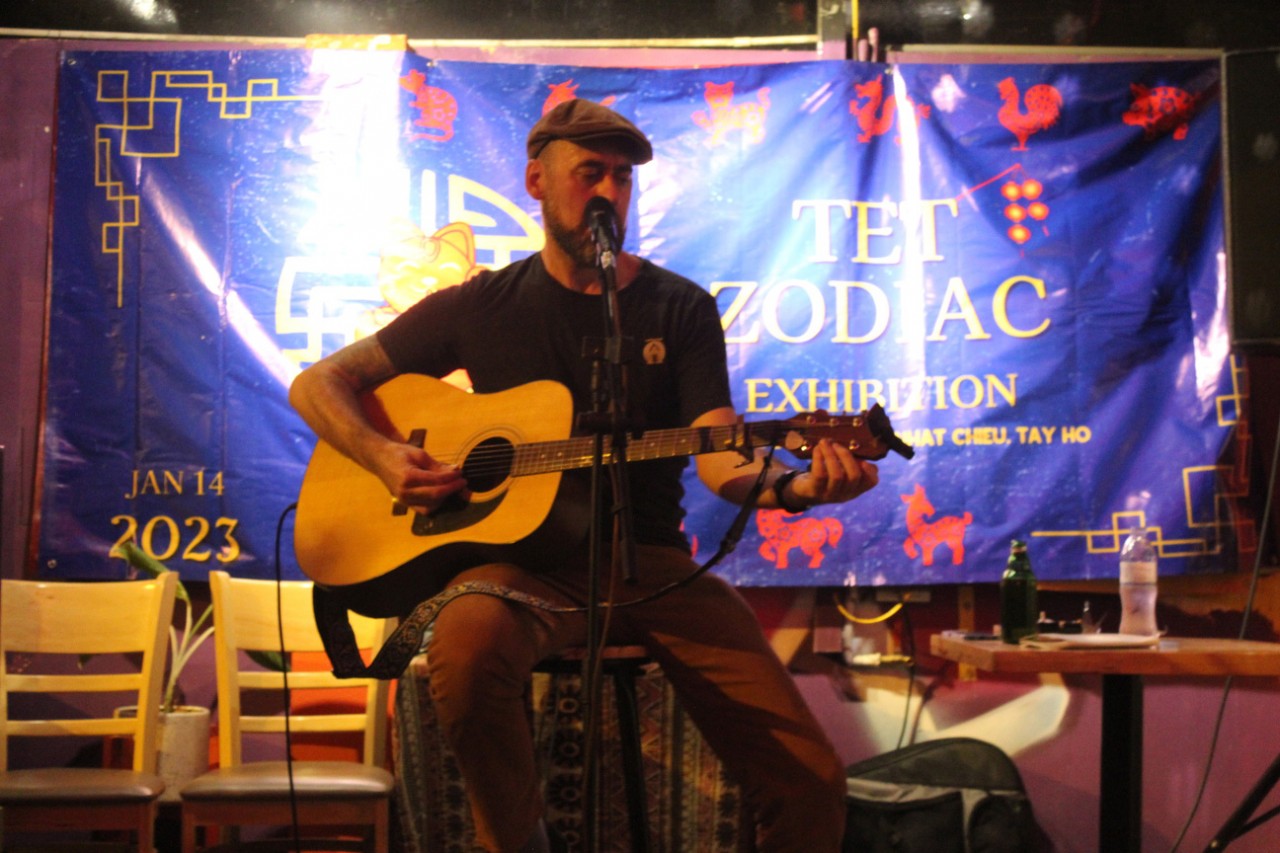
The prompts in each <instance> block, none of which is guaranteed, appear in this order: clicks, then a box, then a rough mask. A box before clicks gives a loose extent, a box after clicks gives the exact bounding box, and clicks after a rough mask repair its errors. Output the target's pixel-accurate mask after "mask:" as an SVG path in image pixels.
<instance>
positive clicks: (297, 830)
mask: <svg viewBox="0 0 1280 853" xmlns="http://www.w3.org/2000/svg"><path fill="white" fill-rule="evenodd" d="M297 509H298V502H297V501H294V502H293V503H291V504H289V506H287V507H285V509H284V512H282V513H280V518H279V520H278V521H277V522H276V539H275V575H276V634H277V639H278V640H279V644H280V664H281V667H280V678H281V684H282V686H281V690H282V693H283V696H284V764H285V769H286V771H287V773H288V776H289V816H290V825H291V827H292V829H293V847H294V853H302V828H301V825H300V821H299V819H298V789H297V786H296V785H295V783H294V778H293V728H292V726H291V725H290V721H291V718H292V710H293V697H292V696H291V694H290V692H289V666H290V663H289V661H290V659H289V656H288V652H287V651H286V649H285V644H284V570H283V568H282V563H283V561H282V560H281V558H280V552H281V550H282V549H281V542H282V541H283V540H284V524H285V520H286V519H287V518H288V517H289V514H290V513H292V512H295V511H296V510H297Z"/></svg>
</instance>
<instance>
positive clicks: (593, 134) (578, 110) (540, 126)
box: [525, 98, 653, 165]
mask: <svg viewBox="0 0 1280 853" xmlns="http://www.w3.org/2000/svg"><path fill="white" fill-rule="evenodd" d="M554 139H567V140H568V141H570V142H575V143H577V144H579V145H583V146H586V147H590V143H592V142H603V141H605V140H611V141H613V142H615V143H616V144H618V145H620V146H621V147H622V149H623V150H624V151H626V152H627V154H629V155H630V157H631V162H632V163H635V164H636V165H639V164H641V163H648V162H649V161H650V160H652V159H653V146H652V145H650V144H649V140H648V139H647V138H646V137H645V135H644V134H643V133H641V132H640V129H639V128H637V127H636V126H635V125H634V124H632V123H631V122H629V121H627V120H626V119H625V118H623V117H622V116H620V115H618V114H617V113H615V112H614V111H613V110H611V109H609V108H608V107H605V106H601V105H600V104H597V103H595V102H594V101H587V100H584V99H582V98H574V99H573V100H572V101H565V102H564V103H563V104H560V105H559V106H557V107H556V108H555V109H553V110H550V111H549V112H548V113H547V114H546V115H544V116H543V117H542V118H540V119H538V123H537V124H535V125H534V126H533V129H532V130H530V131H529V140H528V142H527V143H526V144H525V147H526V149H527V150H528V152H529V159H530V160H532V159H534V158H535V157H537V156H538V155H539V154H541V153H542V149H543V148H546V147H547V143H548V142H551V141H552V140H554Z"/></svg>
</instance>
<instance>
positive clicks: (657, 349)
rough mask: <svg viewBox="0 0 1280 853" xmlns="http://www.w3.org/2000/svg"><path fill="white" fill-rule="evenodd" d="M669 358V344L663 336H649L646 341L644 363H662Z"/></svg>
mask: <svg viewBox="0 0 1280 853" xmlns="http://www.w3.org/2000/svg"><path fill="white" fill-rule="evenodd" d="M666 360H667V345H666V344H664V343H663V342H662V338H648V339H647V340H645V342H644V363H645V364H662V363H664V362H665V361H666Z"/></svg>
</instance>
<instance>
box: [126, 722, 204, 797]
mask: <svg viewBox="0 0 1280 853" xmlns="http://www.w3.org/2000/svg"><path fill="white" fill-rule="evenodd" d="M137 712H138V709H137V708H136V707H134V706H129V707H125V708H120V709H118V710H117V711H116V713H117V714H118V715H119V716H134V715H135V714H137ZM208 769H209V709H208V708H200V707H197V706H195V705H178V706H177V707H176V708H174V709H173V711H172V712H171V713H167V714H166V713H164V712H161V713H160V752H159V758H158V761H157V763H156V772H157V773H158V774H159V775H160V778H161V779H164V793H163V794H161V795H160V802H162V803H176V802H178V801H179V800H180V799H181V798H180V797H179V796H178V792H179V791H181V790H182V786H183V785H185V784H187V783H188V782H190V781H191V780H192V779H194V778H196V777H197V776H199V775H200V774H201V773H204V772H205V771H206V770H208Z"/></svg>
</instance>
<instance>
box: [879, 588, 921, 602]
mask: <svg viewBox="0 0 1280 853" xmlns="http://www.w3.org/2000/svg"><path fill="white" fill-rule="evenodd" d="M931 597H932V595H931V593H930V591H929V590H927V589H924V588H919V589H877V590H876V601H879V602H883V603H886V604H898V603H902V604H928V603H929V599H930V598H931Z"/></svg>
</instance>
